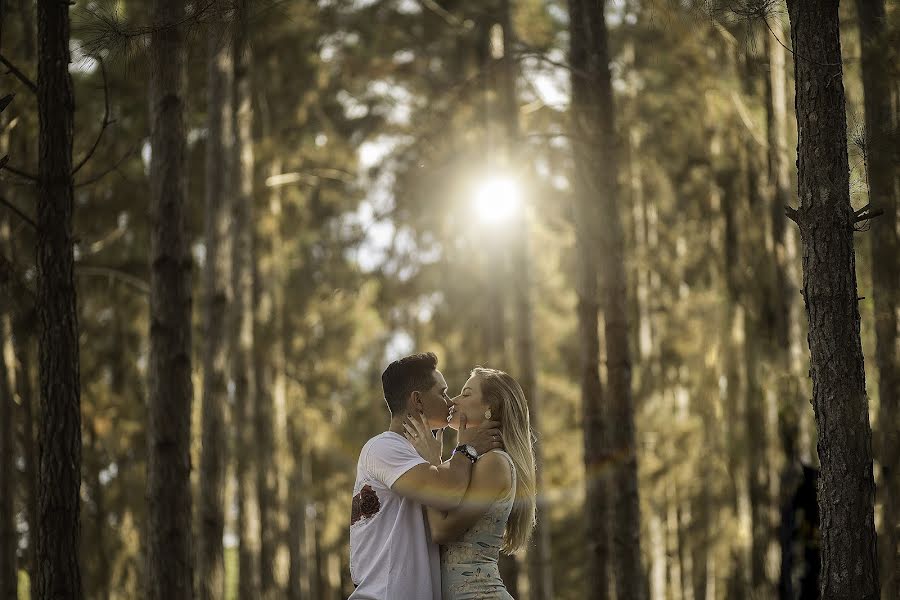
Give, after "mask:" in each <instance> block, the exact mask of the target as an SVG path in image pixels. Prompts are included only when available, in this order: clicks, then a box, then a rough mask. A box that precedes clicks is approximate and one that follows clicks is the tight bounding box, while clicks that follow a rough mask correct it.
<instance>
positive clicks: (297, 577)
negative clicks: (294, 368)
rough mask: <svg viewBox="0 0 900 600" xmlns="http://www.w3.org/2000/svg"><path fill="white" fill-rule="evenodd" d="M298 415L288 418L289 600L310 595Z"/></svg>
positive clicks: (303, 462)
mask: <svg viewBox="0 0 900 600" xmlns="http://www.w3.org/2000/svg"><path fill="white" fill-rule="evenodd" d="M299 418H300V417H299V415H298V414H292V415H291V416H290V417H289V418H288V427H289V430H288V436H289V443H290V447H291V455H292V457H293V461H292V468H291V478H290V487H289V489H288V505H289V507H290V508H289V509H288V519H289V526H288V540H289V544H290V550H291V567H290V574H289V576H288V588H287V589H288V599H289V600H302V599H303V598H306V597H308V596H305V595H304V594H303V592H304V591H306V590H307V589H308V587H307V586H308V582H309V570H308V568H307V567H308V565H307V560H308V554H307V553H306V552H305V549H306V547H307V539H306V494H305V493H304V489H305V483H306V477H304V468H305V465H306V460H305V455H304V448H303V440H302V436H301V434H300V431H299V423H298V421H299Z"/></svg>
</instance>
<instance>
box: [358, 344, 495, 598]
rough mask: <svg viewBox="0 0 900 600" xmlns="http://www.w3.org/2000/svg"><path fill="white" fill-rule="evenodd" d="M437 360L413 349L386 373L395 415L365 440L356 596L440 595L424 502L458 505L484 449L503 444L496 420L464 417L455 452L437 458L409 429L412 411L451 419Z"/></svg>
mask: <svg viewBox="0 0 900 600" xmlns="http://www.w3.org/2000/svg"><path fill="white" fill-rule="evenodd" d="M437 362H438V361H437V356H435V355H434V354H433V353H431V352H428V353H425V354H414V355H411V356H407V357H404V358H401V359H400V360H397V361H394V362H392V363H391V364H390V365H389V366H388V368H387V369H385V371H384V373H383V374H382V375H381V383H382V386H383V387H384V399H385V401H386V402H387V405H388V409H389V410H390V412H391V422H390V426H389V427H388V430H387V431H385V432H384V433H381V434H379V435H377V436H375V437H373V438H372V439H370V440H369V441H368V442H366V445H365V446H363V449H362V451H361V452H360V455H359V462H358V464H357V468H356V484H355V485H354V487H353V494H354V497H353V508H352V511H351V517H350V575H351V577H352V578H353V583H354V584H356V586H357V587H356V589H355V590H354V592H353V593H352V594H351V595H350V600H429V599H430V600H440V598H441V570H440V556H439V554H438V547H437V544H434V543H433V542H432V541H431V533H430V531H429V528H428V524H427V523H426V522H425V511H424V507H425V506H430V507H432V508H435V509H437V510H450V509H452V508H455V507H456V506H457V505H458V504H459V503H460V501H461V500H462V498H463V495H464V494H465V492H466V489H467V488H468V486H469V478H470V476H471V473H472V465H473V464H474V462H475V461H476V460H477V459H478V456H480V455H481V454H484V453H485V452H487V451H489V450H491V449H492V448H499V447H500V446H501V442H500V441H499V440H500V431H499V429H498V426H499V423H497V422H496V421H488V422H485V423H484V424H482V425H481V426H479V427H478V428H473V429H467V428H466V424H465V421H462V422H461V423H460V427H459V438H458V445H457V447H456V450H454V452H453V456H452V457H451V458H450V460H447V461H445V462H443V463H441V462H440V460H439V457H438V458H437V459H436V460H435V462H436V463H438V464H436V465H432V464H430V463H429V462H428V461H427V460H425V459H424V458H422V457H421V456H419V454H418V452H416V450H415V448H413V446H412V444H410V443H409V441H408V440H407V439H406V438H405V437H404V436H403V433H404V422H405V421H406V420H407V419H408V418H409V419H420V420H421V421H422V422H424V423H426V424H427V426H428V428H430V429H440V430H442V429H443V428H444V427H446V426H447V418H448V416H449V414H450V413H449V409H450V397H449V396H448V395H447V382H446V381H445V380H444V376H443V375H441V372H440V371H438V370H437ZM438 436H439V437H440V436H441V433H439V434H438Z"/></svg>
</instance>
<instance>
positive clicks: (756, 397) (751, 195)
mask: <svg viewBox="0 0 900 600" xmlns="http://www.w3.org/2000/svg"><path fill="white" fill-rule="evenodd" d="M749 35H754V31H753V29H751V30H750V31H749ZM753 46H755V44H754V43H753V42H752V40H750V41H748V42H747V44H746V45H745V46H744V53H743V57H742V59H741V63H742V64H741V67H740V69H739V72H740V75H741V79H742V83H743V92H744V95H745V97H746V98H747V99H753V98H754V97H755V96H756V95H757V91H756V88H757V85H756V83H757V77H758V76H757V68H756V63H757V59H756V57H755V55H754V52H753ZM741 141H742V146H743V148H742V150H743V169H744V174H745V176H746V180H745V181H746V189H745V190H744V191H745V193H744V196H745V198H746V200H747V207H748V209H749V212H750V213H751V214H752V213H756V212H757V211H760V212H762V210H763V206H761V203H760V201H759V200H760V193H759V190H760V189H761V188H762V185H761V181H760V180H761V177H760V169H759V167H758V164H757V162H758V161H757V154H758V151H757V143H756V141H755V140H754V139H753V136H752V135H751V134H750V133H749V132H747V131H744V132H743V136H742V140H741ZM734 208H735V209H736V207H734ZM763 214H765V213H764V212H763ZM764 222H765V221H764ZM746 237H747V238H748V240H747V241H748V242H750V243H749V244H748V243H746V242H745V245H744V251H745V252H746V253H747V256H746V258H745V261H746V262H749V263H750V264H756V261H757V258H756V257H755V256H754V253H756V252H761V251H763V249H764V247H765V246H764V245H763V244H756V243H753V242H754V241H756V240H757V239H759V234H756V235H754V233H753V232H748V234H747V236H746ZM763 237H764V235H763ZM730 264H731V265H733V266H736V265H738V264H741V263H740V261H735V262H734V263H730ZM741 287H744V286H741ZM741 293H742V295H743V296H744V300H743V302H744V303H745V305H756V306H754V310H752V311H747V313H746V317H745V318H746V322H747V326H746V327H745V335H744V340H743V342H744V348H743V350H744V372H745V373H746V376H747V380H746V381H747V384H746V386H745V388H744V392H745V394H746V402H745V404H744V408H745V411H746V412H745V418H746V428H747V429H746V434H747V444H746V446H745V449H746V453H747V456H746V459H747V491H748V495H749V502H750V573H749V575H750V577H749V580H750V591H751V596H753V597H757V596H758V597H765V596H767V595H770V594H769V593H768V590H767V589H765V586H766V583H767V581H766V568H765V567H766V552H767V549H768V543H769V538H770V533H771V523H770V522H769V514H770V511H769V506H770V499H769V497H768V494H767V490H768V484H769V473H768V465H769V462H770V461H769V460H768V457H767V448H768V443H767V433H766V396H765V394H764V392H763V386H761V385H760V383H759V382H760V378H761V377H762V371H761V370H760V368H759V356H758V355H759V340H758V337H759V334H758V333H756V332H758V331H760V330H763V331H771V330H772V327H773V323H772V322H770V321H769V320H768V319H767V318H768V317H769V315H770V314H774V312H775V311H774V310H772V307H771V306H770V303H772V302H773V301H774V299H773V298H772V297H771V295H766V296H764V297H763V298H759V297H756V296H753V295H752V294H751V293H750V290H749V289H742V290H741ZM751 303H752V304H751Z"/></svg>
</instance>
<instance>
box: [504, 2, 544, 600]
mask: <svg viewBox="0 0 900 600" xmlns="http://www.w3.org/2000/svg"><path fill="white" fill-rule="evenodd" d="M499 23H500V26H501V28H502V30H503V57H502V59H501V63H500V78H499V85H500V92H499V95H500V102H501V105H502V111H501V113H502V115H503V126H504V129H505V138H506V144H507V148H506V150H507V158H508V160H509V162H510V166H512V165H513V164H515V163H517V162H518V161H517V160H516V159H515V158H514V157H515V155H516V154H518V151H517V148H518V144H519V137H520V136H519V103H518V97H517V94H516V81H517V64H516V60H515V57H514V56H513V54H512V48H513V45H514V43H515V32H514V30H513V19H512V7H511V4H510V0H501V2H500V14H499ZM516 231H517V235H515V236H514V240H513V243H512V251H511V263H512V268H513V271H514V272H515V273H516V277H514V278H513V281H514V299H513V311H514V314H515V323H516V328H515V340H514V342H515V358H516V364H517V365H518V373H517V376H518V377H517V379H518V381H519V384H520V385H521V386H522V391H523V392H524V393H525V398H527V399H528V411H529V418H530V421H531V428H532V431H534V432H536V433H537V436H536V438H535V441H534V456H535V470H536V480H535V489H536V492H537V508H536V522H535V525H534V532H533V534H532V536H533V537H532V543H531V546H530V547H529V549H528V554H527V561H528V581H529V597H530V598H531V599H532V600H549V599H550V598H552V597H553V571H552V563H551V558H550V523H549V521H548V510H547V506H546V503H545V501H544V494H543V490H544V483H543V479H544V477H543V475H544V461H543V443H542V441H541V410H540V399H539V397H538V387H537V369H536V367H535V352H534V333H533V331H534V327H533V314H532V312H533V311H532V305H531V292H532V290H531V287H532V284H531V275H530V272H531V270H532V267H531V258H530V256H529V239H528V223H527V219H526V216H525V208H524V206H523V208H522V212H521V213H520V222H519V226H518V227H516ZM506 583H507V586H508V588H509V591H510V594H513V595H516V594H515V590H514V587H515V586H514V585H513V587H509V586H510V584H512V583H513V582H506Z"/></svg>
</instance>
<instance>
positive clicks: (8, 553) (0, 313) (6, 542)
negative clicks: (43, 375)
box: [0, 219, 19, 598]
mask: <svg viewBox="0 0 900 600" xmlns="http://www.w3.org/2000/svg"><path fill="white" fill-rule="evenodd" d="M0 229H2V230H3V231H2V232H0V241H2V240H3V238H5V237H7V235H8V230H9V223H8V222H7V221H6V219H4V220H3V221H0ZM4 245H5V244H4ZM5 295H6V294H5V292H4V293H3V296H5ZM0 300H2V305H3V306H8V305H9V304H8V302H7V299H6V298H4V297H2V296H0ZM8 329H9V316H8V315H7V314H6V311H5V310H0V596H2V597H3V598H17V597H18V593H19V592H18V587H19V569H18V566H17V564H16V550H17V549H18V546H19V536H18V534H17V532H16V525H15V518H16V506H15V502H14V501H13V499H14V498H15V489H16V470H15V462H14V459H15V456H16V452H15V447H16V445H15V439H14V438H15V427H14V424H15V419H14V418H13V416H14V415H15V411H14V405H15V402H14V398H13V384H12V380H11V377H10V375H11V374H12V373H13V372H14V371H13V369H11V368H10V365H8V364H7V363H6V356H7V352H6V345H7V340H9V339H10V337H11V336H10V335H9V332H8Z"/></svg>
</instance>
